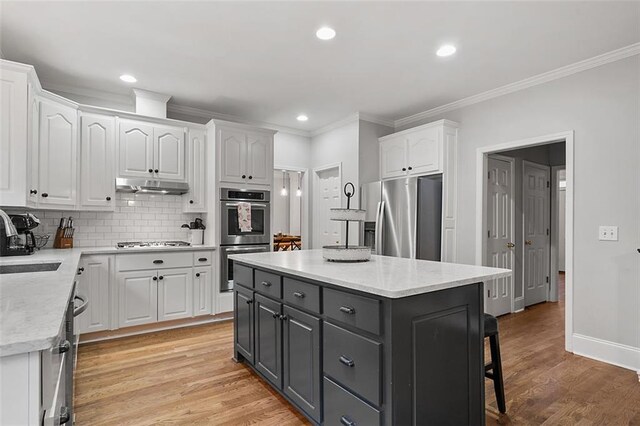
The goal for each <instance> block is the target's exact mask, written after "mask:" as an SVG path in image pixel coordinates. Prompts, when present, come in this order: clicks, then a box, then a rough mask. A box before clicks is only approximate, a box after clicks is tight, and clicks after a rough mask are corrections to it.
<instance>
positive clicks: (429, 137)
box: [407, 127, 442, 175]
mask: <svg viewBox="0 0 640 426" xmlns="http://www.w3.org/2000/svg"><path fill="white" fill-rule="evenodd" d="M441 132H442V129H441V128H439V127H428V128H426V129H423V130H420V131H418V132H415V133H409V134H408V135H407V170H408V171H409V174H414V175H420V174H424V173H429V172H435V171H437V170H439V169H440V146H441V144H440V139H441V137H440V133H441Z"/></svg>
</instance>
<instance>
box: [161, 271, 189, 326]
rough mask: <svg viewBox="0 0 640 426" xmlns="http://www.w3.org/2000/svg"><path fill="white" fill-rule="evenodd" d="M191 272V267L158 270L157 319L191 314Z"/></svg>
mask: <svg viewBox="0 0 640 426" xmlns="http://www.w3.org/2000/svg"><path fill="white" fill-rule="evenodd" d="M192 274H193V269H192V268H175V269H164V270H160V271H158V321H167V320H173V319H178V318H186V317H190V316H192V313H193V280H192Z"/></svg>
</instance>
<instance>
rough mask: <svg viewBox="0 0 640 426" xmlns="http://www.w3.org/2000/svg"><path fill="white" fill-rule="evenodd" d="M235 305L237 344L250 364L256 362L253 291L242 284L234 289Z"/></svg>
mask: <svg viewBox="0 0 640 426" xmlns="http://www.w3.org/2000/svg"><path fill="white" fill-rule="evenodd" d="M233 295H234V299H235V300H234V306H235V316H236V318H235V323H234V331H235V333H234V334H235V346H236V351H237V352H239V353H240V354H241V355H242V356H243V357H244V358H245V359H246V360H247V361H248V362H249V363H250V364H253V362H254V357H253V355H254V341H253V331H254V328H253V327H254V324H253V292H252V291H251V290H247V289H245V288H243V287H241V286H236V287H235V288H234V290H233Z"/></svg>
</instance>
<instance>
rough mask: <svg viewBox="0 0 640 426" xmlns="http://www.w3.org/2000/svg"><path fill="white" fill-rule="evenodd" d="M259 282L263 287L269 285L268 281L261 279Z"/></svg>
mask: <svg viewBox="0 0 640 426" xmlns="http://www.w3.org/2000/svg"><path fill="white" fill-rule="evenodd" d="M260 284H262V285H263V286H265V287H271V283H270V282H269V281H262V282H261V283H260Z"/></svg>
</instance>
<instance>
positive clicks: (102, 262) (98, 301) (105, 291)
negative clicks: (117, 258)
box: [77, 256, 111, 333]
mask: <svg viewBox="0 0 640 426" xmlns="http://www.w3.org/2000/svg"><path fill="white" fill-rule="evenodd" d="M109 259H110V258H109V257H103V256H87V257H83V258H82V262H81V266H82V268H84V271H82V275H81V276H79V277H78V278H79V280H78V293H79V294H82V295H84V296H86V297H87V298H88V300H89V305H88V307H87V310H86V311H84V312H83V313H82V314H81V315H80V316H79V317H77V327H78V331H79V332H80V333H91V332H94V331H101V330H107V329H108V328H109V313H110V308H111V303H110V297H109V291H110V286H109V280H110V276H111V275H110V268H109V265H110V260H109Z"/></svg>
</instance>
